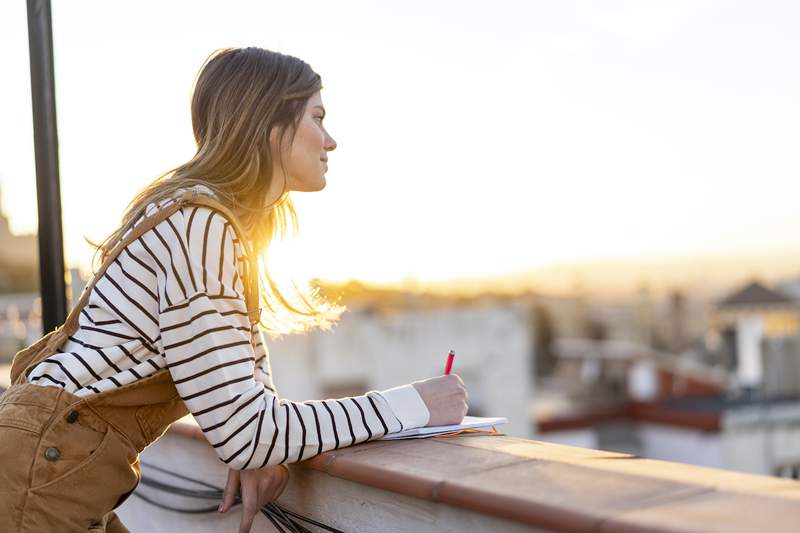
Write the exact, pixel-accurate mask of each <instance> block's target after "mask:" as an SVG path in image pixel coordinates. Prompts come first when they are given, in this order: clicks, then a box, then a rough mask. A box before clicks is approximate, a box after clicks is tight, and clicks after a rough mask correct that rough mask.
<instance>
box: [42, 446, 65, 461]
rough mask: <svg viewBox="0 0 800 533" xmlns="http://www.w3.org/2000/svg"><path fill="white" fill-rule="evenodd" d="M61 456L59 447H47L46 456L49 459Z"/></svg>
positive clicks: (52, 459)
mask: <svg viewBox="0 0 800 533" xmlns="http://www.w3.org/2000/svg"><path fill="white" fill-rule="evenodd" d="M59 457H61V452H59V451H58V448H47V449H46V450H45V451H44V458H45V459H47V460H48V461H55V460H57V459H58V458H59Z"/></svg>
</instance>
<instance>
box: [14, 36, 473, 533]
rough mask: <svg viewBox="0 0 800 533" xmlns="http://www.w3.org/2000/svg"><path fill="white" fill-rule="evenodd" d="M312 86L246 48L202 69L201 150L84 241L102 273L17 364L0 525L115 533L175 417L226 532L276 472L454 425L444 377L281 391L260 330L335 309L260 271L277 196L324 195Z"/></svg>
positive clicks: (457, 405) (276, 482)
mask: <svg viewBox="0 0 800 533" xmlns="http://www.w3.org/2000/svg"><path fill="white" fill-rule="evenodd" d="M321 88H322V85H321V81H320V77H319V76H318V75H317V74H316V73H314V71H313V70H312V69H311V68H310V67H309V66H308V65H307V64H306V63H305V62H303V61H301V60H299V59H297V58H294V57H291V56H288V55H284V54H279V53H275V52H271V51H268V50H264V49H260V48H244V49H223V50H218V51H216V52H215V53H213V54H212V55H211V56H210V57H209V59H208V60H207V61H206V63H205V64H204V65H203V67H202V68H201V71H200V73H199V75H198V77H197V79H196V81H195V86H194V90H193V95H192V103H191V108H192V125H193V129H194V134H195V139H196V141H197V147H198V148H197V153H196V154H195V156H194V157H193V158H192V159H191V160H190V161H188V162H187V163H185V164H183V165H180V166H179V167H177V168H174V169H172V170H170V171H168V172H167V173H165V174H163V175H161V176H159V178H157V179H156V180H155V181H154V182H152V183H151V184H150V185H148V186H147V187H146V188H145V189H143V190H142V191H141V192H140V193H139V194H138V195H137V196H136V197H135V198H134V199H133V201H132V202H131V203H130V205H129V206H128V209H127V210H126V212H125V214H124V216H123V219H122V224H121V225H120V227H119V228H118V230H117V231H115V232H114V233H112V234H111V235H110V236H109V237H108V238H107V239H106V240H105V241H103V243H101V244H99V245H94V246H95V247H96V248H97V251H98V252H100V253H101V258H102V262H101V266H100V268H99V270H98V271H97V272H96V274H95V276H94V278H93V279H92V281H91V282H90V283H89V284H88V285H87V286H86V288H85V289H84V293H83V295H82V297H81V299H80V300H79V302H78V303H77V304H76V305H75V307H74V308H73V310H72V312H71V313H70V316H69V317H68V319H67V321H66V322H65V323H64V325H62V326H61V327H59V328H58V329H56V330H55V331H53V332H50V333H48V334H47V335H46V336H44V337H43V338H42V339H41V340H40V341H38V342H37V343H35V344H34V345H32V346H30V347H29V348H27V349H25V350H23V351H21V352H19V353H18V354H17V355H16V356H15V358H14V362H13V365H12V371H11V378H12V387H11V388H10V389H9V390H8V391H7V392H6V394H4V395H3V397H2V398H0V530H2V531H4V532H5V531H8V532H12V531H14V532H16V531H43V530H49V531H127V529H126V528H125V527H124V526H123V525H122V524H121V522H120V521H119V519H118V518H117V517H116V515H115V514H114V512H113V509H114V508H116V507H118V506H119V505H120V504H121V503H122V502H123V501H125V499H126V498H127V497H128V496H129V495H130V494H131V492H132V491H133V490H134V489H135V488H136V486H137V484H138V482H139V478H140V473H139V463H138V454H139V452H141V450H142V449H144V447H146V446H147V445H149V444H150V443H152V442H153V441H154V440H156V439H157V438H158V437H159V436H160V435H161V434H163V432H164V431H165V430H166V428H167V427H168V426H169V425H170V424H171V423H172V422H174V421H175V420H177V419H178V418H180V417H182V416H184V415H185V414H187V413H192V414H193V415H194V418H195V419H196V420H197V422H198V424H199V425H200V427H201V428H202V430H203V433H204V434H205V436H206V439H207V440H208V442H209V443H210V444H211V445H212V447H213V448H214V450H215V452H216V453H217V454H218V456H219V458H220V460H221V461H223V462H224V463H225V464H226V465H227V466H228V468H229V471H228V481H227V485H226V487H225V493H224V496H223V501H222V503H221V504H220V511H221V512H226V511H228V510H229V509H230V508H231V506H232V504H233V502H234V499H235V497H236V495H237V493H239V494H240V495H241V499H242V503H243V512H242V519H241V525H240V531H249V530H250V527H251V524H252V521H253V518H254V516H255V514H256V513H257V511H258V508H259V507H260V506H261V505H264V504H265V503H268V502H270V501H272V500H274V499H276V498H277V497H278V496H279V495H280V494H281V492H282V491H283V488H284V487H285V486H286V483H287V481H288V469H287V468H286V467H285V466H284V465H285V464H287V463H293V462H297V461H301V460H304V459H308V458H310V457H312V456H314V455H317V454H319V453H322V452H324V451H327V450H331V449H335V448H340V447H345V446H351V445H353V444H357V443H360V442H364V441H367V440H371V439H377V438H380V437H382V436H383V435H385V434H387V433H393V432H397V431H400V430H402V429H408V428H411V427H420V426H424V425H426V424H427V425H440V424H448V423H458V422H460V421H461V419H462V418H463V416H464V415H465V414H466V410H467V403H466V401H467V394H466V391H465V389H464V387H463V382H462V381H461V379H460V378H459V377H458V376H457V375H455V374H452V375H448V376H439V377H434V378H431V379H427V380H421V381H415V382H414V383H411V384H407V385H401V386H398V387H394V388H392V389H388V390H384V391H369V392H367V393H366V394H364V395H362V396H357V397H352V398H339V399H329V400H324V401H306V402H292V401H288V400H284V399H279V398H278V396H277V391H276V388H275V385H274V383H273V381H272V377H271V371H270V364H269V357H268V352H267V349H266V346H265V344H264V340H263V332H262V329H261V328H260V326H264V328H265V329H266V330H267V332H268V333H272V334H281V333H286V332H297V331H304V330H309V329H311V328H313V327H323V328H327V327H329V326H330V324H331V323H333V322H334V321H335V320H336V319H337V318H338V316H339V315H340V314H341V312H342V309H341V308H339V307H337V306H333V305H331V304H328V303H327V302H325V301H323V300H322V299H321V298H320V297H319V295H318V294H317V293H315V292H310V293H308V294H303V293H302V292H300V291H299V290H297V289H296V288H295V294H294V296H295V298H294V302H292V299H291V298H287V297H286V296H285V295H284V294H282V293H281V291H280V290H279V289H278V287H277V285H276V284H275V283H274V282H273V280H272V278H271V276H270V275H269V273H268V271H267V269H266V265H264V264H260V263H259V261H258V259H257V258H258V257H259V256H261V254H262V253H263V252H265V251H266V250H267V248H268V246H269V243H270V242H271V240H272V239H273V238H276V237H280V236H283V235H284V230H285V228H286V226H287V225H288V223H289V222H290V221H291V222H292V223H293V224H295V225H296V218H295V213H294V209H293V207H292V203H291V199H290V197H289V193H290V192H291V191H318V190H321V189H323V188H324V187H325V176H324V174H325V171H326V169H327V166H328V165H327V159H328V157H327V154H328V152H330V151H332V150H334V149H335V148H336V142H335V141H334V140H333V138H332V137H331V136H330V135H329V134H328V132H327V131H326V129H325V127H324V125H323V123H322V122H323V118H324V115H325V109H324V106H323V105H322V100H321V97H320V90H321ZM267 257H268V255H267ZM259 266H261V269H259ZM262 306H263V307H264V308H266V310H267V312H266V313H263V314H262V313H261V310H262Z"/></svg>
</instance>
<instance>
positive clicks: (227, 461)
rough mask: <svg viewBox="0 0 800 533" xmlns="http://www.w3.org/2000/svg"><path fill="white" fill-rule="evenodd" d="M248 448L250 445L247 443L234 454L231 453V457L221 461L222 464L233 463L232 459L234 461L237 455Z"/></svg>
mask: <svg viewBox="0 0 800 533" xmlns="http://www.w3.org/2000/svg"><path fill="white" fill-rule="evenodd" d="M248 446H250V443H249V442H247V443H245V445H244V446H242V447H241V448H239V449H238V450H236V451H235V452H233V455H231V456H230V457H228V458H227V459H223V460H222V462H223V463H225V464H228V463H230V462H231V461H233V460H234V459H236V457H238V456H239V454H240V453H242V452H243V451H244V449H245V448H247V447H248Z"/></svg>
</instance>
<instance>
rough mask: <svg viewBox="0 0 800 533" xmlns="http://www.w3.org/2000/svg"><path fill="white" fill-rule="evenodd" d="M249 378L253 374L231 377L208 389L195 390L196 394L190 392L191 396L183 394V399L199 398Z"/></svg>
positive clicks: (251, 377)
mask: <svg viewBox="0 0 800 533" xmlns="http://www.w3.org/2000/svg"><path fill="white" fill-rule="evenodd" d="M248 379H253V376H252V375H249V376H242V377H240V378H233V379H229V380H228V381H223V382H222V383H217V384H216V385H214V386H213V387H208V388H207V389H203V390H201V391H198V392H195V393H194V394H190V395H189V396H181V399H182V400H183V401H188V400H191V399H193V398H197V397H198V396H202V395H203V394H208V393H209V392H214V391H215V390H219V389H221V388H223V387H227V386H228V385H233V384H234V383H240V382H242V381H247V380H248Z"/></svg>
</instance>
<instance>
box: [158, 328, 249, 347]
mask: <svg viewBox="0 0 800 533" xmlns="http://www.w3.org/2000/svg"><path fill="white" fill-rule="evenodd" d="M249 329H250V328H249V327H246V326H220V327H218V328H210V329H207V330H204V331H201V332H200V333H198V334H197V335H195V336H194V337H190V338H188V339H184V340H182V341H179V342H176V343H174V344H167V345H164V349H165V350H171V349H173V348H177V347H179V346H183V345H184V344H190V343H192V342H194V341H196V340H197V339H199V338H200V337H205V336H206V335H208V334H209V333H218V332H220V331H228V330H234V331H236V330H238V331H248V330H249ZM248 344H250V341H248Z"/></svg>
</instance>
